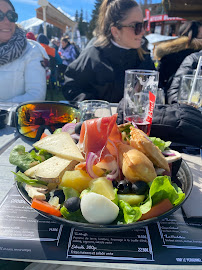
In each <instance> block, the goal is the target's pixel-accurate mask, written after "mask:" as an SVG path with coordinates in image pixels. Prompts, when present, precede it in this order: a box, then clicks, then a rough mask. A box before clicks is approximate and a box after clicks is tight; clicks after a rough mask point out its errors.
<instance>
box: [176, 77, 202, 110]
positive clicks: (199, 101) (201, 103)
mask: <svg viewBox="0 0 202 270" xmlns="http://www.w3.org/2000/svg"><path fill="white" fill-rule="evenodd" d="M193 81H194V75H183V76H182V79H181V83H180V88H179V91H178V102H179V103H184V104H188V105H191V106H194V107H196V108H197V109H201V107H202V76H198V77H197V78H196V84H195V87H194V91H193V93H192V96H191V97H190V93H191V89H192V85H193Z"/></svg>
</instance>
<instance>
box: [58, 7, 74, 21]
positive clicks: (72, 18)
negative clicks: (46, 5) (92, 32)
mask: <svg viewBox="0 0 202 270" xmlns="http://www.w3.org/2000/svg"><path fill="white" fill-rule="evenodd" d="M57 9H58V10H59V11H60V12H62V13H63V14H64V15H65V16H67V17H68V18H70V19H71V20H72V21H75V17H72V16H70V15H69V14H68V13H66V12H64V10H62V9H61V7H58V8H57Z"/></svg>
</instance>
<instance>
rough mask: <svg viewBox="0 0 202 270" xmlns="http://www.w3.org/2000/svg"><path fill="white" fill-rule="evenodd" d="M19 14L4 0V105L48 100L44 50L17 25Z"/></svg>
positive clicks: (0, 43)
mask: <svg viewBox="0 0 202 270" xmlns="http://www.w3.org/2000/svg"><path fill="white" fill-rule="evenodd" d="M17 19H18V15H17V13H16V12H15V8H14V6H13V5H12V3H11V2H10V1H9V0H0V102H14V103H21V102H27V101H44V100H45V97H46V71H45V68H44V67H43V60H44V58H46V59H49V57H48V55H47V53H46V51H45V50H44V48H43V47H42V46H41V45H40V44H39V43H38V42H35V41H33V40H27V39H26V34H25V32H24V31H23V30H22V29H21V28H19V27H18V26H17V25H16V21H17Z"/></svg>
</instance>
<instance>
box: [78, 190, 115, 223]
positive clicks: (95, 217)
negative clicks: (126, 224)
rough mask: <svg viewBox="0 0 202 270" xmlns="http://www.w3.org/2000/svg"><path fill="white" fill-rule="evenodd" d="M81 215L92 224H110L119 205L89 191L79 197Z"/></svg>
mask: <svg viewBox="0 0 202 270" xmlns="http://www.w3.org/2000/svg"><path fill="white" fill-rule="evenodd" d="M80 207H81V212H82V215H83V217H84V218H85V219H86V220H87V221H88V222H89V223H94V224H110V223H112V222H113V221H114V220H115V219H116V218H117V216H118V213H119V207H118V206H117V205H116V204H115V203H113V202H112V201H111V200H109V199H108V198H107V197H105V196H103V195H100V194H97V193H94V192H89V193H87V194H85V195H84V196H83V197H82V198H81V205H80Z"/></svg>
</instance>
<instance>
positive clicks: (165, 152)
mask: <svg viewBox="0 0 202 270" xmlns="http://www.w3.org/2000/svg"><path fill="white" fill-rule="evenodd" d="M162 154H163V155H164V156H168V157H172V156H176V154H175V153H173V152H172V151H170V150H165V151H163V152H162Z"/></svg>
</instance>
